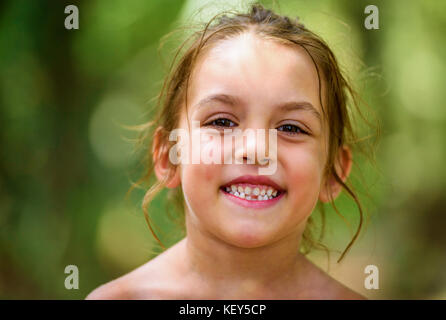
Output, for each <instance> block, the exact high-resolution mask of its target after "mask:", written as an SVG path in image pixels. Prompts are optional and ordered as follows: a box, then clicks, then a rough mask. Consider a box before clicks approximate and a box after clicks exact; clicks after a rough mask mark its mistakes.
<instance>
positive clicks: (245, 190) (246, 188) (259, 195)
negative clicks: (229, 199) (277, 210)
mask: <svg viewBox="0 0 446 320" xmlns="http://www.w3.org/2000/svg"><path fill="white" fill-rule="evenodd" d="M220 190H221V191H223V192H224V193H227V194H231V195H233V196H234V197H236V198H239V199H243V200H248V201H253V202H262V201H269V200H273V199H275V198H278V197H280V196H281V195H282V194H283V193H285V191H283V190H277V189H275V188H273V187H271V186H267V185H253V184H249V183H239V184H232V185H228V186H221V187H220Z"/></svg>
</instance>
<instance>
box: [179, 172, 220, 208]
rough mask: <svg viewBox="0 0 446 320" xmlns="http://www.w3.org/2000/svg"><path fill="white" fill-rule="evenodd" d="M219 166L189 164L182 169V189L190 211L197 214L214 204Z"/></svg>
mask: <svg viewBox="0 0 446 320" xmlns="http://www.w3.org/2000/svg"><path fill="white" fill-rule="evenodd" d="M219 172H220V169H219V166H218V165H213V164H190V165H185V166H184V167H183V174H182V188H183V193H184V195H185V196H186V197H187V199H188V201H189V203H190V205H191V206H192V209H193V210H194V212H195V213H197V214H198V212H199V211H206V210H207V209H206V208H211V207H212V205H213V204H215V201H216V197H217V195H218V190H219V179H218V177H219Z"/></svg>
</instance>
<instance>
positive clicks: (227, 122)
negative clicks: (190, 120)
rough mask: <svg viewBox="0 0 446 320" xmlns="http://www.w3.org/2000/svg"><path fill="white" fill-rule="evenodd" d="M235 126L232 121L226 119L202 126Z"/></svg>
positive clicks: (219, 119)
mask: <svg viewBox="0 0 446 320" xmlns="http://www.w3.org/2000/svg"><path fill="white" fill-rule="evenodd" d="M235 125H236V124H235V123H234V121H231V120H229V119H226V118H218V119H215V120H212V121H209V122H208V123H206V124H204V126H215V127H234V126H235Z"/></svg>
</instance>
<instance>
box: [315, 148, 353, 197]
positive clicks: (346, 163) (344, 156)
mask: <svg viewBox="0 0 446 320" xmlns="http://www.w3.org/2000/svg"><path fill="white" fill-rule="evenodd" d="M336 160H337V161H335V170H336V172H337V174H338V176H339V178H341V180H342V182H345V181H346V180H347V178H348V176H349V174H350V171H351V169H352V163H353V161H352V153H351V151H350V148H349V147H348V146H345V145H344V146H343V147H342V148H341V149H340V150H339V152H338V159H336ZM341 190H342V186H341V184H340V183H339V182H338V181H337V180H336V178H335V177H334V175H330V176H328V177H326V179H325V181H324V183H323V185H322V188H321V192H320V194H319V200H320V201H321V202H325V203H327V202H330V200H331V199H333V200H334V199H336V198H337V196H338V195H339V193H341Z"/></svg>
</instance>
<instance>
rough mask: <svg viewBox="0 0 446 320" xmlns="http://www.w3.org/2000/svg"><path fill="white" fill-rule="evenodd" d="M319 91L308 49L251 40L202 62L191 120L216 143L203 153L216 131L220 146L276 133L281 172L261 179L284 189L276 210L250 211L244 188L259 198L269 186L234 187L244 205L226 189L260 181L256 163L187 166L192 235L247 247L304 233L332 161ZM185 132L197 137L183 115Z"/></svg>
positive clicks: (232, 42)
mask: <svg viewBox="0 0 446 320" xmlns="http://www.w3.org/2000/svg"><path fill="white" fill-rule="evenodd" d="M318 86H319V83H318V76H317V72H316V69H315V66H314V64H313V62H312V60H311V58H310V56H308V54H307V53H306V52H305V50H304V49H303V48H301V47H296V46H295V47H288V46H285V45H282V44H279V43H277V42H273V41H271V40H265V39H261V38H259V37H257V36H255V35H252V34H243V35H240V36H238V37H236V38H231V39H228V40H224V41H221V42H218V43H217V44H216V45H215V46H213V47H212V48H211V49H210V50H209V51H208V52H206V53H204V54H203V55H202V56H201V57H200V59H199V60H198V61H197V64H196V66H195V68H194V72H193V73H192V75H191V79H190V85H189V93H188V110H187V111H188V113H187V117H188V118H189V123H190V124H192V121H199V122H200V128H201V130H204V131H202V134H204V135H206V134H208V135H213V136H214V140H213V141H210V142H202V143H201V146H200V147H201V149H204V148H205V146H206V145H207V146H208V147H209V144H212V143H217V141H218V139H215V137H216V135H215V133H211V131H210V130H209V129H210V128H211V129H214V130H219V131H220V135H218V137H221V140H220V141H219V142H220V143H222V141H223V140H222V139H223V136H224V133H223V130H224V129H225V128H226V129H228V128H230V129H236V128H237V129H241V130H245V129H248V128H250V129H254V130H255V129H264V130H266V131H268V129H277V158H276V160H277V163H276V164H277V168H276V170H275V172H274V174H272V175H267V176H263V177H267V178H269V179H270V180H272V181H273V182H274V183H275V184H276V185H277V186H278V187H280V189H281V190H282V192H281V193H282V194H281V195H280V197H279V198H278V199H276V200H275V201H271V200H267V201H271V203H273V204H272V205H270V206H265V205H259V206H258V207H253V206H251V205H246V204H247V201H250V200H246V191H248V192H249V190H246V187H250V191H251V197H252V198H256V196H255V195H254V192H256V191H254V189H255V187H258V188H259V190H258V191H259V193H261V190H262V189H266V190H267V188H268V186H267V185H265V184H264V183H252V182H251V183H248V182H246V181H245V183H239V184H236V185H235V188H236V189H237V191H238V190H239V187H241V188H242V189H241V190H243V193H245V200H240V199H235V197H236V196H235V195H231V194H228V193H227V192H225V191H224V190H225V188H222V187H225V186H227V184H228V183H229V182H230V181H231V180H233V179H236V178H238V177H241V176H246V175H251V176H259V173H258V169H259V168H260V167H262V165H261V164H259V163H258V162H257V160H256V159H253V160H256V162H255V164H247V163H246V160H245V162H244V164H235V163H234V162H235V160H236V159H235V158H232V164H223V163H222V164H205V163H200V164H181V165H180V170H179V175H180V180H181V184H182V188H183V193H184V196H185V198H186V206H185V207H186V210H187V213H186V214H187V215H188V219H189V224H188V227H189V228H191V227H193V228H198V229H199V230H200V231H203V232H205V233H207V234H209V233H210V234H212V235H213V236H215V237H217V238H219V239H221V240H223V241H225V242H227V243H230V244H233V245H236V246H239V247H245V248H253V247H258V246H262V245H265V244H268V243H272V242H275V241H277V240H279V239H282V238H283V237H286V236H293V235H296V236H298V235H300V233H301V232H303V230H304V227H305V224H306V220H307V218H308V217H309V215H310V214H311V212H312V211H313V209H314V207H315V205H316V203H317V200H318V197H319V195H320V192H321V188H322V185H323V169H324V165H325V161H326V149H327V148H326V141H327V138H328V137H327V132H326V130H324V127H325V125H324V123H325V121H324V119H323V117H322V109H321V105H320V102H319V87H318ZM183 110H185V109H184V106H183ZM218 119H220V120H218ZM222 119H226V120H223V121H222ZM215 120H217V121H215ZM181 128H184V129H186V130H191V127H189V125H188V122H187V119H186V112H185V111H184V112H183V116H182V118H181ZM219 139H220V138H219ZM245 142H246V140H245ZM266 143H267V141H266V140H265V141H259V140H256V141H255V143H254V146H255V147H256V148H265V145H266ZM246 146H247V144H244V147H243V148H244V149H243V150H241V151H242V152H241V153H240V150H235V149H236V146H229V147H226V146H225V147H223V148H222V152H223V153H224V157H227V156H228V155H230V157H231V155H232V154H243V152H246ZM244 155H245V156H246V153H245V154H244ZM242 158H243V157H242V156H240V158H239V160H241V159H242ZM222 159H223V156H222ZM263 167H265V166H264V165H263ZM257 185H258V186H257ZM276 189H277V188H276ZM272 193H273V194H274V190H272ZM251 201H252V200H251ZM257 201H258V202H260V201H262V200H257ZM263 201H265V200H263ZM188 232H189V231H188Z"/></svg>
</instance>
